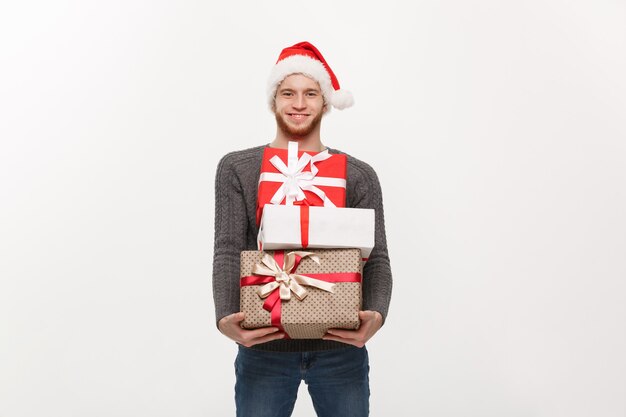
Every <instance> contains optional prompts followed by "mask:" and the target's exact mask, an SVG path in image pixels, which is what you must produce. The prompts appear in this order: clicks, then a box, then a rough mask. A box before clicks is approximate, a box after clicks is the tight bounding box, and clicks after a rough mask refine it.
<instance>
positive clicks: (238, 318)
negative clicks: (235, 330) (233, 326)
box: [232, 311, 246, 322]
mask: <svg viewBox="0 0 626 417" xmlns="http://www.w3.org/2000/svg"><path fill="white" fill-rule="evenodd" d="M232 318H233V321H236V322H240V321H243V319H245V318H246V313H244V312H243V311H240V312H239V313H234V314H233V315H232Z"/></svg>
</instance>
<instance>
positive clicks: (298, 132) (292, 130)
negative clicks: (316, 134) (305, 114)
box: [275, 112, 322, 138]
mask: <svg viewBox="0 0 626 417" xmlns="http://www.w3.org/2000/svg"><path fill="white" fill-rule="evenodd" d="M275 116H276V124H277V125H278V128H279V129H280V130H281V131H282V132H283V133H284V134H285V135H286V136H288V137H292V138H301V137H305V136H308V135H309V134H310V133H311V132H313V130H315V128H316V127H317V126H319V124H320V122H321V121H322V112H320V113H319V114H318V115H317V116H315V118H314V119H313V120H311V122H310V123H309V124H307V125H303V126H301V127H293V126H291V125H289V124H287V122H285V119H283V117H282V115H281V114H278V113H275Z"/></svg>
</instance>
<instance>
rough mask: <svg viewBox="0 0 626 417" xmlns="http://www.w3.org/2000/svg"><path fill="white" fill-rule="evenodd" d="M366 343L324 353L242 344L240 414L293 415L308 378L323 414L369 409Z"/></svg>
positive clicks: (358, 413)
mask: <svg viewBox="0 0 626 417" xmlns="http://www.w3.org/2000/svg"><path fill="white" fill-rule="evenodd" d="M368 362H369V361H368V356H367V350H366V349H365V347H363V348H357V347H354V346H348V347H346V348H342V349H336V350H325V351H320V352H267V351H260V350H255V349H249V348H246V347H243V346H239V353H238V354H237V359H236V361H235V375H236V376H237V382H236V384H235V403H236V406H237V416H238V417H289V416H290V415H291V413H292V411H293V408H294V405H295V402H296V396H297V395H298V387H299V385H300V381H304V382H305V383H306V384H307V386H308V390H309V394H310V395H311V399H312V400H313V407H314V408H315V412H316V413H317V415H318V417H365V416H367V415H368V414H369V395H370V390H369V376H368V374H369V363H368Z"/></svg>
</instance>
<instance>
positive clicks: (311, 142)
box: [213, 42, 392, 417]
mask: <svg viewBox="0 0 626 417" xmlns="http://www.w3.org/2000/svg"><path fill="white" fill-rule="evenodd" d="M268 104H269V106H270V109H271V110H272V112H273V113H274V116H275V118H276V136H275V137H274V139H273V140H272V141H271V142H270V143H269V144H265V145H262V146H257V147H254V148H250V149H245V150H240V151H236V152H232V153H229V154H227V155H225V156H224V157H223V158H222V159H221V160H220V162H219V165H218V168H217V174H216V181H215V242H214V260H213V295H214V300H215V312H216V323H217V327H218V328H219V330H220V332H221V333H222V334H224V335H225V336H226V337H228V338H230V339H232V340H233V341H235V342H236V343H237V344H238V354H237V358H236V362H235V375H236V385H235V403H236V408H237V416H240V417H244V416H254V417H265V416H267V417H269V416H271V417H287V416H290V415H291V413H292V411H293V408H294V405H295V401H296V396H297V393H298V387H299V385H300V383H301V381H304V382H305V383H306V384H307V386H308V391H309V394H310V395H311V399H312V401H313V406H314V408H315V411H316V413H317V415H318V416H320V417H331V416H332V417H337V416H342V417H363V416H367V415H368V414H369V394H370V391H369V359H368V353H367V349H366V347H365V344H366V342H367V341H368V340H370V339H371V338H372V337H373V336H374V334H376V332H378V330H379V329H380V328H381V326H382V325H383V323H384V321H385V318H386V316H387V311H388V308H389V302H390V299H391V288H392V276H391V268H390V263H389V256H388V252H387V243H386V237H385V225H384V216H383V201H382V193H381V189H380V185H379V181H378V178H377V176H376V173H375V172H374V170H373V169H372V168H371V167H370V166H369V165H368V164H366V163H364V162H362V161H360V160H358V159H356V158H353V157H351V156H350V155H347V154H344V155H346V158H347V179H346V207H354V208H370V209H374V210H375V246H374V248H373V250H372V252H371V254H370V256H369V258H368V260H367V262H366V263H365V265H364V267H363V280H362V295H363V299H362V305H363V311H360V312H359V319H360V326H359V328H358V330H346V329H330V330H329V331H328V333H327V334H326V335H325V336H324V337H323V338H322V339H289V338H285V333H284V332H283V331H282V330H280V329H279V328H278V327H264V328H259V329H253V330H248V329H244V328H242V326H241V323H242V321H243V320H244V317H245V314H244V313H242V312H240V311H239V309H240V306H239V284H240V271H239V267H240V260H239V256H240V252H241V251H244V250H256V249H257V240H256V239H257V234H258V224H257V219H256V208H257V207H256V204H257V201H256V199H257V187H258V184H259V175H260V170H261V161H262V156H263V152H264V149H265V148H266V147H270V148H279V149H287V147H288V143H289V142H297V143H298V149H299V150H303V151H309V152H321V151H324V150H327V151H328V152H329V153H330V154H343V153H342V152H340V151H338V150H336V149H332V148H328V147H326V146H325V145H324V144H323V143H322V141H321V122H322V119H323V116H324V115H325V114H326V113H327V112H328V111H329V110H330V108H331V107H335V108H338V109H344V108H347V107H350V106H351V105H352V104H353V100H352V96H351V95H350V93H348V92H346V91H343V90H341V89H340V86H339V82H338V80H337V77H336V76H335V74H334V73H333V71H332V70H331V69H330V67H329V66H328V63H327V62H326V60H325V59H324V58H323V56H322V55H321V53H320V52H319V51H318V50H317V48H315V47H314V46H313V45H311V44H310V43H308V42H300V43H297V44H295V45H293V46H290V47H288V48H285V49H283V51H282V52H281V54H280V56H279V58H278V61H277V62H276V64H275V65H274V67H273V68H272V71H271V74H270V78H269V83H268Z"/></svg>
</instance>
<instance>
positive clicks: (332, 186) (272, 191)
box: [256, 142, 347, 225]
mask: <svg viewBox="0 0 626 417" xmlns="http://www.w3.org/2000/svg"><path fill="white" fill-rule="evenodd" d="M346 170H347V160H346V156H345V155H343V154H330V153H328V150H325V151H323V152H309V151H298V142H289V145H288V148H287V149H277V148H270V147H266V148H265V150H264V152H263V161H262V162H261V174H260V177H259V190H258V197H257V210H256V222H257V225H258V224H259V223H260V222H261V215H262V213H263V206H265V205H266V204H284V205H288V206H289V205H294V204H307V205H310V206H324V207H345V206H346Z"/></svg>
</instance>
